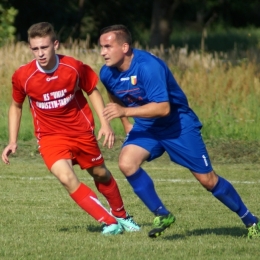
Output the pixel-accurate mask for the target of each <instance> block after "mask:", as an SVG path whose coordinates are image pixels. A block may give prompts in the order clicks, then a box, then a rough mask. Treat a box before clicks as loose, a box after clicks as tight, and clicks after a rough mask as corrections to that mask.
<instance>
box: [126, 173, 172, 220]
mask: <svg viewBox="0 0 260 260" xmlns="http://www.w3.org/2000/svg"><path fill="white" fill-rule="evenodd" d="M126 179H127V181H128V182H129V184H130V185H131V186H132V188H133V190H134V192H135V194H136V195H137V196H138V197H139V198H140V199H141V200H142V202H143V203H144V204H145V205H146V207H147V208H148V209H149V210H150V211H151V212H153V213H154V214H155V215H168V214H169V211H168V210H167V209H166V208H165V206H164V205H163V203H162V202H161V200H160V198H159V197H158V195H157V193H156V191H155V188H154V183H153V181H152V179H151V178H150V176H149V175H148V174H147V173H146V172H145V171H144V170H143V169H142V168H139V169H138V170H137V171H136V172H135V173H134V174H133V175H131V176H128V177H126Z"/></svg>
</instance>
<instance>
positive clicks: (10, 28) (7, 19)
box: [0, 1, 18, 46]
mask: <svg viewBox="0 0 260 260" xmlns="http://www.w3.org/2000/svg"><path fill="white" fill-rule="evenodd" d="M17 13H18V11H17V10H16V9H15V8H13V7H12V6H9V5H8V3H7V1H1V3H0V46H1V45H4V44H5V43H6V42H9V41H12V40H14V38H15V27H14V25H13V24H14V20H15V16H16V15H17Z"/></svg>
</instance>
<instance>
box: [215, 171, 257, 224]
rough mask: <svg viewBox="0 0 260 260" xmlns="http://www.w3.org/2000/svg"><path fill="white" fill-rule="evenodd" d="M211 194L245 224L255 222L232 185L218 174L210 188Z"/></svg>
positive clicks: (254, 218)
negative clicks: (216, 179)
mask: <svg viewBox="0 0 260 260" xmlns="http://www.w3.org/2000/svg"><path fill="white" fill-rule="evenodd" d="M211 193H212V194H213V196H215V197H216V198H217V199H218V200H219V201H221V202H222V203H223V204H224V205H226V206H227V207H228V208H229V209H230V210H232V211H234V212H236V213H237V215H238V216H239V217H240V218H241V220H242V221H243V223H244V224H245V225H246V226H250V225H252V224H253V223H256V217H255V216H254V215H253V214H252V213H251V212H250V211H249V210H248V209H247V207H246V205H245V204H244V203H243V201H242V200H241V198H240V196H239V194H238V193H237V191H236V190H235V188H234V187H233V185H232V184H231V183H230V182H228V181H227V180H226V179H224V178H222V177H220V176H218V182H217V184H216V185H215V187H214V188H213V189H212V190H211Z"/></svg>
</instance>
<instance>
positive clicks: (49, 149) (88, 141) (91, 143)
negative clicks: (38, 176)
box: [39, 134, 104, 170]
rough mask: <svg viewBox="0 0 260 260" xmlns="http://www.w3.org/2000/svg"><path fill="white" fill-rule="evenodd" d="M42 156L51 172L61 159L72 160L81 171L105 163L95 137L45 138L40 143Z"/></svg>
mask: <svg viewBox="0 0 260 260" xmlns="http://www.w3.org/2000/svg"><path fill="white" fill-rule="evenodd" d="M39 151H40V154H41V156H42V158H43V160H44V162H45V164H46V165H47V167H48V169H49V170H50V169H51V167H52V165H53V164H54V163H55V162H56V161H58V160H60V159H71V160H72V164H73V165H74V164H78V165H79V166H80V167H81V169H88V168H91V167H94V166H99V165H101V164H103V163H104V158H103V156H102V154H101V151H100V149H99V146H98V143H97V140H96V137H95V135H93V134H86V135H84V136H79V137H77V138H73V137H64V136H44V137H42V138H41V139H40V141H39Z"/></svg>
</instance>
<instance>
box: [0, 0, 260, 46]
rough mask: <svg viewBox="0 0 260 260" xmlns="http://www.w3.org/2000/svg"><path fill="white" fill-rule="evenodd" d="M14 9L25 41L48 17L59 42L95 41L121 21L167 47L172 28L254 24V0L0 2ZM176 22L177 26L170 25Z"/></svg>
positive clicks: (257, 17) (139, 36) (259, 16)
mask: <svg viewBox="0 0 260 260" xmlns="http://www.w3.org/2000/svg"><path fill="white" fill-rule="evenodd" d="M2 2H4V3H5V4H6V3H8V4H9V5H10V6H13V7H14V8H15V9H17V10H18V11H19V13H18V15H17V16H16V19H15V27H16V29H17V30H16V31H17V33H16V37H17V40H22V41H26V40H27V29H28V28H29V27H30V26H31V25H32V24H33V23H36V22H41V21H48V22H50V23H52V24H53V25H54V27H55V29H56V30H57V32H58V35H59V37H60V40H61V41H62V42H66V41H68V40H69V39H71V38H72V39H86V37H87V38H88V39H90V44H91V45H95V44H97V40H98V36H99V30H100V29H101V28H102V27H105V26H108V25H111V24H116V23H117V24H118V23H121V24H125V25H126V26H127V27H128V28H129V29H130V31H131V32H132V34H133V39H134V40H135V41H137V40H138V41H140V43H141V44H142V45H148V44H149V45H150V47H152V46H158V45H160V44H163V45H164V46H165V47H167V46H168V45H169V44H170V42H169V39H170V35H171V34H172V33H174V32H175V30H176V29H177V28H179V29H180V28H181V29H183V28H189V29H191V30H196V31H199V32H201V33H202V32H204V33H205V30H206V29H207V28H208V27H209V26H212V25H214V24H217V23H221V25H222V26H236V27H245V26H248V25H256V26H259V25H260V12H259V11H258V10H260V0H250V1H244V0H236V1H232V0H153V1H151V0H142V1H136V0H63V1H60V0H37V1H35V0H0V3H1V4H2ZM176 25H178V26H176Z"/></svg>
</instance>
